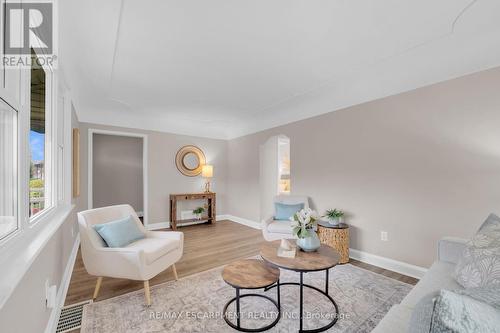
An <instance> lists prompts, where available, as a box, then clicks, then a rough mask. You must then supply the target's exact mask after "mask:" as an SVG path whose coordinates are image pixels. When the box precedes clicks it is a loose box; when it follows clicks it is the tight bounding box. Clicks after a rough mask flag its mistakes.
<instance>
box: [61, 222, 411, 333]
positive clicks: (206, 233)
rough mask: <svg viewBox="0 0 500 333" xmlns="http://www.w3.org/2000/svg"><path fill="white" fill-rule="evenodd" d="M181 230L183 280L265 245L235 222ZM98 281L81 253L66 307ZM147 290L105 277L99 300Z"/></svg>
mask: <svg viewBox="0 0 500 333" xmlns="http://www.w3.org/2000/svg"><path fill="white" fill-rule="evenodd" d="M179 230H180V231H182V232H184V255H183V257H182V259H181V260H180V261H179V262H178V263H176V267H177V273H178V274H179V278H182V277H184V276H188V275H191V274H194V273H198V272H202V271H205V270H208V269H211V268H215V267H218V266H221V265H225V264H227V263H230V262H232V261H234V260H237V259H240V258H247V257H251V256H254V255H258V254H259V248H260V246H261V244H262V243H263V242H264V238H263V237H262V232H261V231H260V230H256V229H253V228H250V227H247V226H244V225H241V224H238V223H234V222H231V221H219V222H217V223H216V224H215V225H208V224H201V225H192V226H186V227H181V228H179ZM350 263H351V264H353V265H355V266H359V267H361V268H364V269H367V270H370V271H373V272H375V273H378V274H382V275H385V276H387V277H389V278H392V279H395V280H399V281H402V282H405V283H409V284H412V285H414V284H416V283H417V282H418V280H417V279H415V278H412V277H409V276H405V275H402V274H399V273H396V272H392V271H388V270H386V269H383V268H380V267H376V266H373V265H369V264H366V263H363V262H360V261H357V260H354V259H351V261H350ZM173 279H174V275H173V272H172V269H167V270H166V271H164V272H163V273H161V274H159V275H158V276H156V277H155V278H153V279H152V280H151V281H150V284H151V285H156V284H159V283H163V282H166V281H169V280H173ZM96 281H97V278H96V277H94V276H90V275H88V274H87V272H86V270H85V267H84V266H83V261H82V257H81V254H80V251H78V256H77V258H76V262H75V266H74V268H73V275H72V276H71V282H70V285H69V289H68V293H67V296H66V301H65V304H66V305H68V304H74V303H78V302H81V301H85V300H88V299H90V298H92V293H93V291H94V287H95V284H96ZM143 287H144V284H143V282H142V281H131V280H123V279H112V278H104V279H103V281H102V285H101V291H100V293H99V297H98V298H97V301H99V300H103V299H107V298H111V297H115V296H118V295H122V294H126V293H129V292H131V291H135V290H140V289H142V288H143ZM75 332H77V331H75Z"/></svg>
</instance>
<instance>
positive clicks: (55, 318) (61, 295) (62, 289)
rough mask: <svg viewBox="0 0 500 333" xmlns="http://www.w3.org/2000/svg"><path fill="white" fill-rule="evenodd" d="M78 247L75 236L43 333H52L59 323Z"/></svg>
mask: <svg viewBox="0 0 500 333" xmlns="http://www.w3.org/2000/svg"><path fill="white" fill-rule="evenodd" d="M79 247H80V235H77V236H76V239H75V243H74V244H73V249H72V250H71V255H70V256H69V258H68V262H67V264H66V269H65V270H64V275H63V277H62V279H61V285H60V286H59V290H58V292H57V300H56V307H55V308H54V309H52V312H51V313H50V318H49V322H48V323H47V327H46V328H45V333H53V332H55V331H56V329H57V323H58V322H59V317H60V316H61V309H62V307H63V306H64V301H65V300H66V294H67V293H68V287H69V282H70V281H71V274H72V273H73V267H74V265H75V261H76V255H77V254H78V248H79Z"/></svg>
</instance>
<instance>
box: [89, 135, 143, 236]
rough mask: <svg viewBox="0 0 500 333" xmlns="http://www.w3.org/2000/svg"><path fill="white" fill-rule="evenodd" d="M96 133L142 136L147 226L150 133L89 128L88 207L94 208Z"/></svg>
mask: <svg viewBox="0 0 500 333" xmlns="http://www.w3.org/2000/svg"><path fill="white" fill-rule="evenodd" d="M94 133H95V134H106V135H116V136H127V137H133V138H142V187H143V198H144V199H143V209H144V216H143V220H144V226H145V227H146V228H147V227H148V226H149V223H148V135H147V134H141V133H134V132H122V131H109V130H101V129H97V128H89V130H88V152H87V156H88V158H87V159H88V167H87V170H88V209H92V208H93V198H92V177H93V168H92V164H93V161H92V153H93V137H94Z"/></svg>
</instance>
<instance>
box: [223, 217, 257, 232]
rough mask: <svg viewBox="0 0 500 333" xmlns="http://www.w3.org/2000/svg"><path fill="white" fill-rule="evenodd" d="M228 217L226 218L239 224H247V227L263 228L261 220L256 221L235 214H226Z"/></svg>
mask: <svg viewBox="0 0 500 333" xmlns="http://www.w3.org/2000/svg"><path fill="white" fill-rule="evenodd" d="M225 216H226V218H225V220H230V221H233V222H236V223H239V224H243V225H246V226H247V227H250V228H254V229H262V227H261V225H260V223H259V222H255V221H252V220H247V219H244V218H242V217H238V216H234V215H225Z"/></svg>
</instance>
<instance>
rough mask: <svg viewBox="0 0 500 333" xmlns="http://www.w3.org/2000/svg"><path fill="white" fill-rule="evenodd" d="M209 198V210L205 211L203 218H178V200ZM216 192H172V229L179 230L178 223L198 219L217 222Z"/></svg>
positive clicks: (212, 222)
mask: <svg viewBox="0 0 500 333" xmlns="http://www.w3.org/2000/svg"><path fill="white" fill-rule="evenodd" d="M200 199H205V200H207V206H208V207H207V211H206V212H205V216H203V217H202V218H201V219H187V220H178V219H177V202H178V201H182V200H200ZM215 217H216V212H215V193H214V192H208V193H183V194H170V225H171V227H172V230H177V223H186V222H196V221H206V222H208V223H210V224H214V223H215Z"/></svg>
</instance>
